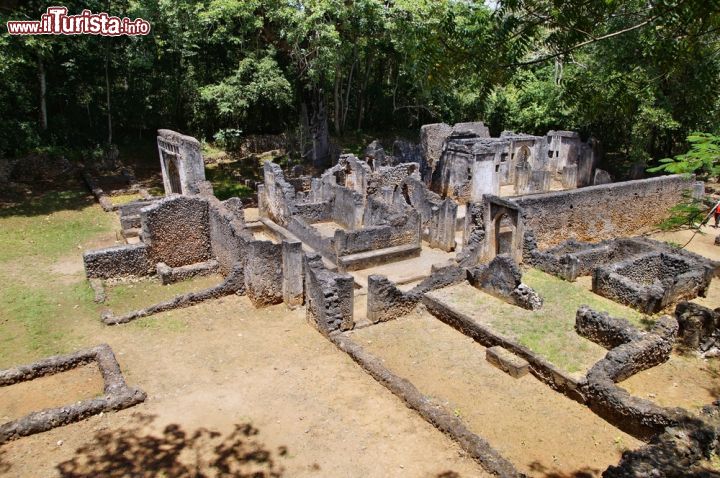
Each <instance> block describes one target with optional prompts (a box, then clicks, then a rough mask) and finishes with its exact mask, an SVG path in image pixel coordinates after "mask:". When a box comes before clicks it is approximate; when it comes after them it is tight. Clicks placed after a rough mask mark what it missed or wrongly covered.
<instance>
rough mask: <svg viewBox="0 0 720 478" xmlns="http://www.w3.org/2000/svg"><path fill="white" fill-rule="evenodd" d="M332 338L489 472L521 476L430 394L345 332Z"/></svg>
mask: <svg viewBox="0 0 720 478" xmlns="http://www.w3.org/2000/svg"><path fill="white" fill-rule="evenodd" d="M330 341H331V342H333V343H334V344H335V346H337V347H338V348H339V349H340V350H342V351H343V352H345V353H347V354H348V355H349V356H350V357H351V358H352V359H353V360H354V361H355V362H357V363H358V364H359V365H360V366H361V367H362V368H363V369H364V370H365V371H367V372H368V373H369V374H370V375H371V376H372V377H373V378H374V379H375V380H377V381H378V382H379V383H380V384H381V385H383V386H384V387H385V388H387V389H388V390H390V392H392V393H393V394H394V395H396V396H397V397H398V398H400V399H401V400H402V401H403V402H404V403H405V404H406V405H407V406H408V407H409V408H411V409H413V410H415V411H416V412H418V413H419V414H420V416H421V417H422V418H423V419H425V421H427V422H428V423H430V424H431V425H433V426H434V427H435V428H437V429H438V430H440V431H441V432H443V433H445V434H446V435H448V436H449V437H450V438H452V439H453V440H455V441H456V442H457V443H458V445H460V447H462V449H463V450H465V451H466V452H467V453H468V455H469V456H470V457H472V458H473V459H474V460H476V461H477V462H478V463H480V465H481V466H482V467H483V468H484V469H485V470H486V471H487V472H488V473H490V474H492V475H495V476H501V477H503V478H521V477H524V476H525V475H523V474H521V473H520V472H518V471H517V470H516V469H515V467H514V466H513V464H512V463H511V462H510V461H508V460H507V459H506V458H504V457H503V456H502V455H501V454H500V453H498V452H497V451H496V450H495V449H494V448H492V447H491V446H490V444H489V443H488V442H487V441H485V440H484V439H483V438H481V437H479V436H478V435H476V434H475V433H473V432H472V431H471V430H470V429H469V428H468V427H467V426H466V425H465V424H464V423H463V421H462V420H461V419H460V418H458V417H457V416H456V415H454V414H452V413H451V412H450V411H448V410H446V409H445V408H444V407H443V406H442V405H441V404H439V403H436V402H435V401H434V400H433V399H432V398H431V397H427V396H425V395H423V394H422V393H420V391H419V390H418V389H417V388H416V387H415V386H414V385H413V384H412V383H411V382H409V381H408V380H406V379H404V378H402V377H399V376H397V375H395V374H393V373H392V372H391V371H390V370H388V368H387V367H385V365H384V364H383V362H382V361H381V360H380V359H378V358H377V357H375V356H373V355H371V354H369V353H368V352H367V351H365V350H364V349H363V348H362V347H361V346H360V345H358V344H357V343H355V342H353V341H352V340H351V339H350V338H348V337H346V336H345V334H332V335H330Z"/></svg>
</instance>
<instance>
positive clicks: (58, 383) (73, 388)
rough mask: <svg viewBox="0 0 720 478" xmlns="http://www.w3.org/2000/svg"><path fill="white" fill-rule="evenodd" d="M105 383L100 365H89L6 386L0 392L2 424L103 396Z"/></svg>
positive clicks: (0, 419)
mask: <svg viewBox="0 0 720 478" xmlns="http://www.w3.org/2000/svg"><path fill="white" fill-rule="evenodd" d="M103 386H104V385H103V378H102V375H101V374H100V370H99V369H98V367H97V365H96V364H88V365H83V366H82V367H78V368H75V369H72V370H68V371H65V372H62V373H58V374H55V375H49V376H47V377H40V378H38V379H35V380H30V381H28V382H21V383H17V384H14V385H12V386H9V387H3V389H2V393H0V423H3V422H7V421H10V420H17V419H18V418H22V417H24V416H25V415H27V414H28V413H31V412H35V411H38V410H41V409H43V408H51V407H60V406H63V405H69V404H71V403H74V402H77V401H79V400H85V399H87V398H93V397H97V396H100V395H102V394H103Z"/></svg>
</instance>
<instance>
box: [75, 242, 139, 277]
mask: <svg viewBox="0 0 720 478" xmlns="http://www.w3.org/2000/svg"><path fill="white" fill-rule="evenodd" d="M83 262H84V264H85V275H86V276H87V278H88V279H94V278H97V279H109V278H111V277H126V276H145V275H149V274H152V272H153V263H152V262H151V260H150V254H149V253H148V247H147V245H145V244H143V243H140V244H128V245H123V246H115V247H108V248H105V249H96V250H94V251H87V252H85V253H84V254H83Z"/></svg>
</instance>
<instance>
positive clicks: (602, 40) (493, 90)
mask: <svg viewBox="0 0 720 478" xmlns="http://www.w3.org/2000/svg"><path fill="white" fill-rule="evenodd" d="M7 3H8V4H10V6H9V7H6V8H5V9H1V7H0V20H2V25H3V27H2V34H0V82H1V83H2V85H0V154H4V155H14V154H22V153H23V152H25V151H27V150H30V149H33V148H36V147H39V146H44V145H67V146H87V145H92V144H101V143H107V142H114V141H115V142H117V141H122V140H123V138H128V137H138V136H140V135H142V134H148V133H150V132H151V131H152V130H154V129H156V128H158V127H169V128H176V129H179V130H182V131H184V132H187V133H190V134H193V135H195V136H198V137H200V138H206V139H212V138H215V137H218V135H220V136H221V137H222V136H223V135H228V134H239V135H241V134H248V133H278V132H283V131H289V130H295V129H297V128H299V127H301V126H302V125H303V123H305V124H306V126H307V127H308V128H309V129H310V130H311V131H312V134H313V135H314V137H315V138H316V139H317V138H320V137H321V136H323V135H327V134H328V133H329V134H334V135H344V134H347V133H352V132H356V131H360V130H364V131H388V130H405V129H408V128H417V127H419V126H420V125H421V124H423V123H429V122H440V121H444V122H448V123H452V122H459V121H469V120H484V121H485V122H486V123H488V124H489V125H490V126H491V131H492V132H493V133H495V134H497V133H499V132H500V131H501V130H503V129H512V130H515V131H523V132H527V133H534V134H544V133H545V132H546V131H547V130H549V129H574V130H578V131H580V132H581V133H582V134H583V135H584V136H585V137H588V136H591V135H592V136H595V137H597V138H598V139H599V140H600V141H601V144H602V145H603V148H604V150H605V157H606V159H607V162H608V167H609V168H611V169H614V170H615V172H617V173H624V172H628V171H630V169H631V167H632V166H633V165H647V166H652V165H653V164H656V163H657V161H659V159H661V158H667V157H671V156H675V155H677V154H678V153H680V152H682V151H684V150H685V149H686V148H687V142H686V138H687V136H688V135H689V134H690V133H691V132H693V131H704V132H707V133H712V134H718V133H720V131H718V130H719V129H720V128H719V126H720V122H719V121H718V120H719V119H720V99H719V97H718V94H717V91H720V88H719V87H720V58H719V55H720V41H719V35H720V4H719V2H718V1H703V0H652V1H650V2H648V1H646V0H645V1H640V0H630V1H622V2H621V1H617V0H577V1H575V0H572V1H558V0H554V1H551V0H507V1H503V0H501V1H497V2H479V1H472V0H384V1H381V0H343V1H340V0H103V1H101V0H89V1H83V2H80V1H77V0H70V1H68V2H65V3H64V6H66V7H67V8H68V10H69V12H70V13H79V12H80V11H81V10H82V9H84V8H88V9H90V10H92V11H93V12H102V11H107V12H109V13H111V14H113V15H118V16H127V17H130V18H136V17H141V18H143V19H145V20H147V21H149V22H150V24H151V25H152V30H151V32H150V34H149V35H147V36H141V37H98V36H10V35H9V34H8V33H7V29H6V27H5V23H6V22H7V21H8V20H23V19H25V20H36V19H39V18H40V15H41V14H42V13H44V12H45V10H46V9H47V7H48V6H51V5H53V4H55V3H56V2H46V1H39V0H29V1H27V2H14V3H15V5H14V6H13V5H12V4H13V2H7ZM318 141H319V140H318ZM323 147H326V145H323V144H320V143H318V144H316V145H315V148H316V150H315V154H320V155H322V154H323Z"/></svg>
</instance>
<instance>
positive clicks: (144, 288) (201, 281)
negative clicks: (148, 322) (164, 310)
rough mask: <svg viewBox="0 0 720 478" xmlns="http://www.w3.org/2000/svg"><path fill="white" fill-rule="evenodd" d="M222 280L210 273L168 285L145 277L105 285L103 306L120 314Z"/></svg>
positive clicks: (204, 287)
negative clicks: (134, 280) (105, 296)
mask: <svg viewBox="0 0 720 478" xmlns="http://www.w3.org/2000/svg"><path fill="white" fill-rule="evenodd" d="M222 280H223V278H222V276H221V275H219V274H211V275H208V276H202V277H195V278H192V279H188V280H185V281H182V282H176V283H175V284H169V285H162V284H161V283H160V281H159V280H158V279H154V278H152V279H151V278H147V279H143V280H140V281H136V282H128V283H121V284H117V285H113V286H107V287H106V293H107V300H106V301H105V306H106V307H108V308H109V309H110V310H112V311H113V313H114V314H116V315H121V314H125V313H128V312H131V311H133V310H137V309H142V308H144V307H147V306H149V305H152V304H156V303H158V302H163V301H166V300H169V299H172V298H173V297H175V296H176V295H180V294H185V293H188V292H191V291H197V290H202V289H207V288H209V287H213V286H216V285H218V284H220V283H221V282H222Z"/></svg>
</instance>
